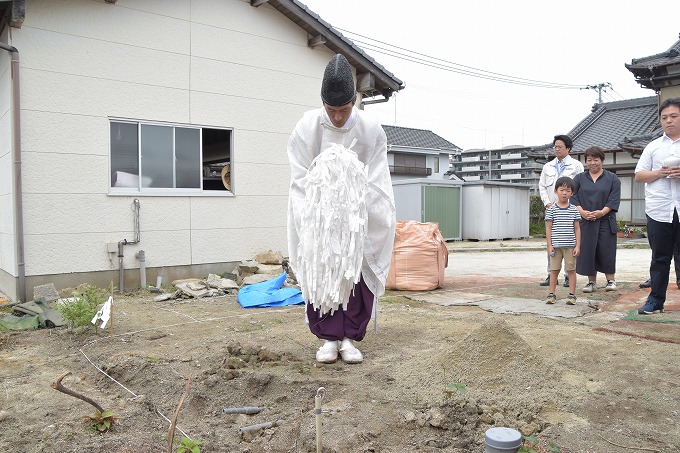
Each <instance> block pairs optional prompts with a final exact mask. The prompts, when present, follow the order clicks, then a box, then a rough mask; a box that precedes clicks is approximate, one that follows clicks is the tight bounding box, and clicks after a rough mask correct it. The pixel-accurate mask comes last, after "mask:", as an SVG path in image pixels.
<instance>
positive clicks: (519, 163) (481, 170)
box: [451, 146, 542, 194]
mask: <svg viewBox="0 0 680 453" xmlns="http://www.w3.org/2000/svg"><path fill="white" fill-rule="evenodd" d="M531 149H532V148H531V147H525V146H505V147H503V148H500V149H466V150H464V151H462V152H461V153H460V154H457V155H453V156H452V158H451V173H452V174H455V175H456V176H458V177H460V178H462V179H463V180H464V181H492V182H508V183H518V184H526V185H528V186H529V190H530V192H531V193H532V194H537V193H538V178H539V177H540V176H541V167H542V165H541V164H540V163H538V162H536V160H535V159H534V158H532V157H530V156H527V152H528V151H530V150H531Z"/></svg>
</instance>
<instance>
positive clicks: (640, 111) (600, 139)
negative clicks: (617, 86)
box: [527, 96, 660, 157]
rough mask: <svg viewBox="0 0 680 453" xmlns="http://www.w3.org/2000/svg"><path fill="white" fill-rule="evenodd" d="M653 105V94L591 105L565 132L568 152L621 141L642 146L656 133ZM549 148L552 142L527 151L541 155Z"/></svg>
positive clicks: (609, 146)
mask: <svg viewBox="0 0 680 453" xmlns="http://www.w3.org/2000/svg"><path fill="white" fill-rule="evenodd" d="M657 106H658V98H657V97H656V96H649V97H645V98H637V99H627V100H624V101H614V102H603V103H602V104H595V105H594V106H593V111H592V113H591V114H590V115H588V116H587V117H585V118H584V119H583V120H582V121H581V122H579V123H578V124H577V125H576V126H575V127H574V128H573V129H572V130H571V131H569V132H568V133H567V135H569V136H570V137H571V138H572V140H574V147H573V148H572V150H571V152H572V154H579V153H582V152H584V151H585V150H586V149H587V148H588V147H590V146H599V147H601V148H603V149H604V150H605V151H610V150H618V149H621V144H622V143H630V144H632V143H638V144H639V143H643V146H644V144H646V143H649V141H651V140H652V139H653V138H655V137H657V136H659V135H660V133H659V122H658V119H657V116H658V115H657ZM650 137H651V138H650ZM645 140H646V142H645ZM550 147H552V143H549V144H545V145H541V146H535V147H532V151H531V152H529V153H527V154H529V155H530V156H532V157H540V156H544V155H545V152H546V150H547V149H549V148H550Z"/></svg>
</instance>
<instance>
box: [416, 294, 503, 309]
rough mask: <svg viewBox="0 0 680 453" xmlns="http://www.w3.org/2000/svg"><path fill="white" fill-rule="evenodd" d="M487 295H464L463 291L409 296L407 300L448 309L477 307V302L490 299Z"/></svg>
mask: <svg viewBox="0 0 680 453" xmlns="http://www.w3.org/2000/svg"><path fill="white" fill-rule="evenodd" d="M493 297H494V296H490V295H488V294H475V293H466V292H463V291H441V292H439V291H438V292H433V293H420V294H411V295H408V296H406V298H407V299H411V300H418V301H422V302H429V303H431V304H437V305H442V306H444V307H450V306H452V305H477V302H479V301H482V300H486V299H492V298H493Z"/></svg>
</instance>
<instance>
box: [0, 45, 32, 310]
mask: <svg viewBox="0 0 680 453" xmlns="http://www.w3.org/2000/svg"><path fill="white" fill-rule="evenodd" d="M0 48H2V49H4V50H6V51H8V52H11V53H12V104H13V108H14V111H13V114H14V115H13V116H14V175H13V176H14V205H15V213H14V230H15V231H14V234H15V236H16V247H17V248H16V257H17V274H18V275H17V277H18V286H19V288H18V289H19V297H18V301H19V302H25V301H26V263H25V262H24V206H23V189H22V184H21V102H20V99H21V96H20V90H19V79H20V78H19V51H18V50H17V48H16V47H13V46H9V45H7V44H5V43H0Z"/></svg>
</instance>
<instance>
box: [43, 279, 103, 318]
mask: <svg viewBox="0 0 680 453" xmlns="http://www.w3.org/2000/svg"><path fill="white" fill-rule="evenodd" d="M107 295H108V292H107V290H105V289H101V288H97V287H96V286H94V285H80V286H78V288H77V289H76V290H75V291H73V300H70V301H64V302H63V303H61V304H59V305H57V306H56V307H55V308H57V310H59V311H60V312H61V315H62V316H63V317H64V321H66V323H67V324H68V325H69V326H70V327H71V328H78V327H85V326H93V324H91V322H92V318H94V315H96V314H97V311H99V306H100V305H101V304H103V303H104V301H105V300H106V297H107Z"/></svg>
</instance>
